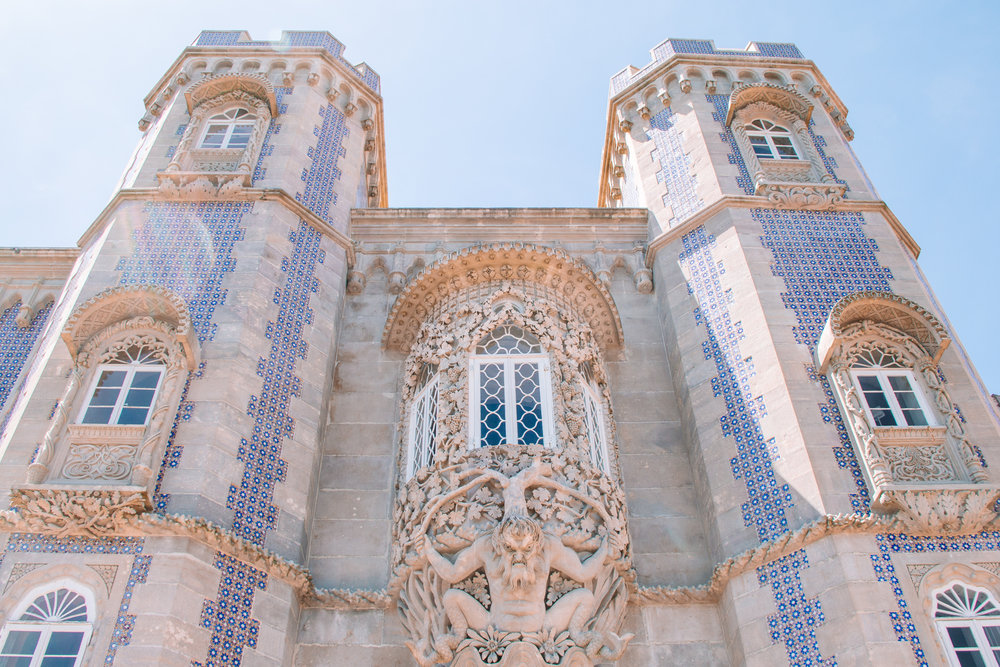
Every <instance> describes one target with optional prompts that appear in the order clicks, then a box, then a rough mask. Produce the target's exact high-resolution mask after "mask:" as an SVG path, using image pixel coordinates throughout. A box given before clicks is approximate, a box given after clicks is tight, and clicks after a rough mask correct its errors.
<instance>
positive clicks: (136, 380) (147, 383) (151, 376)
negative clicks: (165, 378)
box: [132, 371, 160, 389]
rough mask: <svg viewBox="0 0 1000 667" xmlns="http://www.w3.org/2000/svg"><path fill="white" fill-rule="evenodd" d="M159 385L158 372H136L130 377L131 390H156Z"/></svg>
mask: <svg viewBox="0 0 1000 667" xmlns="http://www.w3.org/2000/svg"><path fill="white" fill-rule="evenodd" d="M159 383H160V371H136V372H135V375H133V376H132V388H133V389H136V388H139V389H156V385H158V384H159Z"/></svg>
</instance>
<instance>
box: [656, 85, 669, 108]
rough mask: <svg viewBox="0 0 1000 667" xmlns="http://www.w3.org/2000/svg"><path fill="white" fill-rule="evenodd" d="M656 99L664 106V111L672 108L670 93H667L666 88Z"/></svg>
mask: <svg viewBox="0 0 1000 667" xmlns="http://www.w3.org/2000/svg"><path fill="white" fill-rule="evenodd" d="M656 99H658V100H660V104H662V105H663V108H664V109H666V108H668V107H669V106H670V93H668V92H667V89H666V88H664V89H663V90H661V91H659V92H658V93H657V94H656Z"/></svg>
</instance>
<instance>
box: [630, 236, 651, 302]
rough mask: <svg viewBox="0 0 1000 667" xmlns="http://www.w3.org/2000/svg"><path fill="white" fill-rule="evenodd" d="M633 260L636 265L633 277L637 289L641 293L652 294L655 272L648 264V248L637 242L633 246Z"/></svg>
mask: <svg viewBox="0 0 1000 667" xmlns="http://www.w3.org/2000/svg"><path fill="white" fill-rule="evenodd" d="M632 262H633V264H634V265H635V269H634V271H633V277H634V279H635V289H636V291H637V292H639V294H650V293H652V291H653V272H652V271H650V270H649V268H648V267H647V266H646V248H645V247H644V246H643V245H642V244H641V243H636V244H635V246H634V247H633V248H632Z"/></svg>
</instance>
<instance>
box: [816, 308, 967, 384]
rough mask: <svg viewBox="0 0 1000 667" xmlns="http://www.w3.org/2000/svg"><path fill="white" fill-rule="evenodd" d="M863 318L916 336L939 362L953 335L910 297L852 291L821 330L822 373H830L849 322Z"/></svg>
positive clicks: (935, 362) (934, 359)
mask: <svg viewBox="0 0 1000 667" xmlns="http://www.w3.org/2000/svg"><path fill="white" fill-rule="evenodd" d="M862 320H871V321H873V322H881V323H883V324H885V325H888V326H890V327H892V328H893V329H896V330H898V331H901V332H903V333H905V334H906V335H908V336H910V337H911V338H913V339H914V340H915V341H916V342H917V343H918V344H919V345H920V347H922V348H923V349H924V350H926V352H927V354H929V355H930V357H931V362H932V363H934V364H937V363H938V362H939V361H941V355H942V354H944V351H945V350H946V349H948V345H949V344H950V343H951V338H950V337H949V336H948V332H947V331H946V330H945V328H944V325H942V324H941V322H940V321H939V320H938V318H937V317H935V316H934V315H933V313H931V312H929V311H928V310H927V309H926V308H924V307H922V306H920V305H918V304H916V303H914V302H913V301H911V300H910V299H907V298H906V297H903V296H899V295H898V294H893V293H891V292H879V291H876V290H866V291H863V292H854V293H853V294H848V295H847V296H845V297H844V298H842V299H841V300H840V301H838V302H837V303H836V304H835V305H834V306H833V309H832V310H831V311H830V316H829V317H828V318H827V320H826V324H825V325H824V326H823V331H822V332H821V333H820V336H819V342H818V343H817V345H816V358H817V360H818V361H819V365H818V366H817V368H819V370H820V372H821V373H822V372H826V367H827V365H828V364H829V363H830V358H831V356H832V355H833V353H834V351H835V349H836V347H837V345H838V344H839V343H840V340H841V339H842V338H843V337H844V335H845V333H844V331H845V329H846V327H847V326H848V325H850V324H853V323H855V322H860V321H862Z"/></svg>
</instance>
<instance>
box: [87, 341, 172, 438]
mask: <svg viewBox="0 0 1000 667" xmlns="http://www.w3.org/2000/svg"><path fill="white" fill-rule="evenodd" d="M163 371H164V366H163V363H162V361H161V360H160V359H159V358H158V357H157V356H156V354H155V352H154V351H153V350H151V349H150V348H147V347H141V346H137V345H133V346H132V347H129V348H127V349H125V350H122V351H121V352H119V353H118V354H117V356H116V357H115V358H114V359H113V360H111V361H110V362H108V363H105V364H101V366H100V367H98V369H97V373H96V377H95V378H94V384H93V387H92V388H91V391H90V399H89V400H88V401H87V404H86V405H84V406H83V410H82V411H81V413H80V423H81V424H118V425H135V426H142V425H144V424H145V423H146V422H147V421H148V420H149V413H150V411H151V410H152V407H153V401H154V400H156V393H157V391H158V390H159V387H160V380H161V379H162V378H163Z"/></svg>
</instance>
